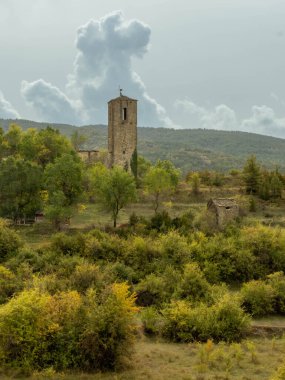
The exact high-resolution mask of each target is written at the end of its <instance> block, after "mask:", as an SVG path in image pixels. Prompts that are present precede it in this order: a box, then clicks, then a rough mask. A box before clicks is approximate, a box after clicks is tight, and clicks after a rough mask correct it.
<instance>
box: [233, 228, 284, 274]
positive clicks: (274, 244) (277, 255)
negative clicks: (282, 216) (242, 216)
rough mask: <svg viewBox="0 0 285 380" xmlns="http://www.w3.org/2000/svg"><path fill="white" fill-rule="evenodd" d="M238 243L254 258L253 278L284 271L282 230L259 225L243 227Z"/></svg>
mask: <svg viewBox="0 0 285 380" xmlns="http://www.w3.org/2000/svg"><path fill="white" fill-rule="evenodd" d="M240 241H241V244H242V245H243V246H244V247H245V248H247V249H249V250H250V251H251V253H252V254H253V255H254V257H255V262H256V264H255V268H256V269H255V272H256V276H255V278H256V277H257V276H259V277H264V276H266V275H268V274H270V273H272V272H275V271H285V232H284V230H282V229H280V228H273V227H266V226H261V225H257V226H250V227H244V228H243V229H241V234H240Z"/></svg>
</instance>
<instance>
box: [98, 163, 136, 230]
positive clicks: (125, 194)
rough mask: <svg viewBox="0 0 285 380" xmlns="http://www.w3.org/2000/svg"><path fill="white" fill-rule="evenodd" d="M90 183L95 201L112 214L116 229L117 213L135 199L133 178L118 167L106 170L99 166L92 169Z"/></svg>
mask: <svg viewBox="0 0 285 380" xmlns="http://www.w3.org/2000/svg"><path fill="white" fill-rule="evenodd" d="M92 183H93V186H94V187H93V188H94V193H95V195H97V199H98V200H99V202H100V203H101V205H102V206H103V208H104V209H105V210H106V211H108V212H110V213H111V214H112V218H113V225H114V227H116V226H117V219H118V216H119V212H120V211H121V210H122V208H123V207H125V206H126V205H127V204H128V203H130V202H132V201H134V200H135V199H136V185H135V180H134V177H133V176H132V175H131V174H129V173H128V172H126V171H125V170H124V169H122V168H120V167H114V168H112V169H110V170H107V169H106V168H103V166H102V165H101V164H100V165H95V168H94V169H93V177H92Z"/></svg>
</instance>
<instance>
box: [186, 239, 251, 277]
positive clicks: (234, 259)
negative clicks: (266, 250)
mask: <svg viewBox="0 0 285 380" xmlns="http://www.w3.org/2000/svg"><path fill="white" fill-rule="evenodd" d="M190 249H191V254H192V257H193V259H194V260H195V261H197V262H199V264H200V266H201V268H202V269H204V268H205V269H206V273H207V277H208V278H210V279H211V277H212V280H214V281H217V280H219V281H222V282H226V283H235V282H244V281H248V280H251V279H252V278H253V277H254V274H255V271H256V265H255V263H256V259H255V257H254V255H253V254H252V253H251V251H250V249H249V248H247V247H244V246H242V245H241V244H240V241H239V236H238V235H236V234H234V235H233V236H231V235H230V236H225V235H224V234H222V233H219V234H217V235H215V236H213V237H208V238H207V237H205V236H203V235H202V236H200V237H199V236H198V239H197V240H196V239H195V240H194V241H193V243H192V245H191V247H190ZM211 269H214V271H213V272H212V271H211Z"/></svg>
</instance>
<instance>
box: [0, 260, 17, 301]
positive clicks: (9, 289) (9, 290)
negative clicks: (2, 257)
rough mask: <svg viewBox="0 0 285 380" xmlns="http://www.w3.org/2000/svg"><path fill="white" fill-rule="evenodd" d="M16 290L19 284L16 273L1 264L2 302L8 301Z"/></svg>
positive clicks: (0, 292)
mask: <svg viewBox="0 0 285 380" xmlns="http://www.w3.org/2000/svg"><path fill="white" fill-rule="evenodd" d="M16 290H17V284H16V278H15V275H14V273H13V272H11V271H10V270H9V269H7V268H6V267H4V266H3V265H0V304H2V303H4V302H7V300H8V299H9V298H10V297H11V296H12V295H13V294H14V293H15V291H16Z"/></svg>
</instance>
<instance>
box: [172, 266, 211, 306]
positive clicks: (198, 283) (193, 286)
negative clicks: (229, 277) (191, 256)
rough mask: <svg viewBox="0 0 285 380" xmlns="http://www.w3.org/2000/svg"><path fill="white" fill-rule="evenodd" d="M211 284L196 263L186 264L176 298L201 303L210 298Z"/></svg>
mask: <svg viewBox="0 0 285 380" xmlns="http://www.w3.org/2000/svg"><path fill="white" fill-rule="evenodd" d="M209 291H210V284H209V283H208V281H207V280H206V278H205V276H204V274H203V272H202V271H201V269H200V268H199V266H198V265H197V264H196V263H192V264H186V266H185V268H184V272H183V275H182V279H181V282H180V283H179V284H178V288H177V291H176V297H177V298H178V299H187V300H188V301H192V302H195V301H201V300H205V299H207V298H209Z"/></svg>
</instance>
